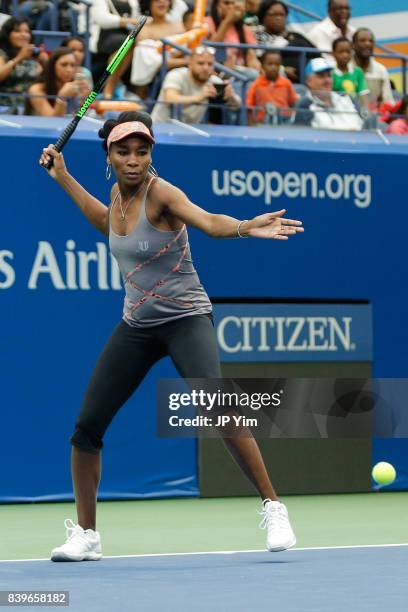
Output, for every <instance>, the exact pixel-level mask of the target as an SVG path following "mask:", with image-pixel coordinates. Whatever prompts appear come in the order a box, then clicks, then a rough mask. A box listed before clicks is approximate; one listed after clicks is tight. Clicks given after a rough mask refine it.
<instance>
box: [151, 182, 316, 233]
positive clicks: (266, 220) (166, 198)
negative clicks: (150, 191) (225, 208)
mask: <svg viewBox="0 0 408 612" xmlns="http://www.w3.org/2000/svg"><path fill="white" fill-rule="evenodd" d="M158 192H159V193H158V195H159V197H160V199H161V200H162V202H163V206H164V207H165V208H166V209H167V211H168V212H169V213H170V214H172V215H174V216H175V217H177V218H178V219H180V220H181V221H183V222H184V223H185V224H186V225H191V226H192V227H196V228H198V229H200V230H202V231H203V232H205V233H206V234H208V235H209V236H213V237H214V238H237V237H238V236H239V235H241V237H242V238H247V237H253V238H273V239H275V240H287V239H288V237H289V236H291V235H294V234H296V233H298V232H303V231H304V230H303V227H302V222H301V221H297V220H295V219H286V218H285V217H284V214H285V212H286V210H285V209H282V210H278V211H277V212H272V213H265V214H263V215H259V216H257V217H254V218H253V219H248V220H243V221H241V220H239V219H235V218H234V217H229V216H228V215H220V214H214V213H209V212H207V211H206V210H204V209H203V208H200V207H199V206H197V205H196V204H193V203H192V202H191V201H190V200H189V199H188V197H187V196H186V195H185V193H183V192H182V191H181V190H180V189H178V188H177V187H174V185H170V184H169V183H165V182H163V181H161V186H158ZM160 192H161V193H160ZM238 231H239V233H238Z"/></svg>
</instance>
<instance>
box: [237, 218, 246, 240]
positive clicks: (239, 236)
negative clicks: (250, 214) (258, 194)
mask: <svg viewBox="0 0 408 612" xmlns="http://www.w3.org/2000/svg"><path fill="white" fill-rule="evenodd" d="M247 222H248V219H244V220H243V221H240V222H239V223H238V227H237V236H238V238H248V236H243V235H242V234H241V232H240V231H239V230H240V229H241V225H242V224H243V223H247Z"/></svg>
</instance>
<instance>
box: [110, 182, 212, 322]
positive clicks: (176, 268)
mask: <svg viewBox="0 0 408 612" xmlns="http://www.w3.org/2000/svg"><path fill="white" fill-rule="evenodd" d="M152 180H153V178H151V179H150V181H149V183H148V185H147V187H146V190H145V194H144V198H143V202H142V206H141V210H140V216H139V220H138V222H137V225H136V227H135V229H134V230H133V231H132V232H131V233H130V234H127V235H126V236H119V235H118V234H115V232H114V231H113V229H112V224H111V222H109V245H110V249H111V252H112V254H113V256H114V257H115V259H116V260H117V262H118V265H119V269H120V272H121V275H122V278H123V283H124V286H125V291H126V295H125V302H124V307H123V319H124V320H125V321H126V323H128V324H129V325H131V326H133V327H151V326H153V325H161V324H162V323H166V322H167V321H171V320H173V319H180V318H181V317H185V316H188V315H195V314H206V313H210V312H211V311H212V306H211V302H210V300H209V297H208V295H207V293H206V291H205V289H204V288H203V286H202V285H201V283H200V280H199V278H198V275H197V272H196V270H195V268H194V265H193V261H192V259H191V254H190V245H189V243H188V234H187V229H186V226H185V225H183V227H182V228H181V229H179V230H175V231H163V230H159V229H157V228H155V227H154V226H153V225H152V224H151V223H150V222H149V220H148V219H147V216H146V200H147V194H148V191H149V188H150V185H151V183H152ZM118 195H119V193H118ZM118 195H117V196H116V197H115V199H114V200H113V202H112V205H111V208H110V210H112V209H113V207H114V206H115V203H116V200H117V197H118Z"/></svg>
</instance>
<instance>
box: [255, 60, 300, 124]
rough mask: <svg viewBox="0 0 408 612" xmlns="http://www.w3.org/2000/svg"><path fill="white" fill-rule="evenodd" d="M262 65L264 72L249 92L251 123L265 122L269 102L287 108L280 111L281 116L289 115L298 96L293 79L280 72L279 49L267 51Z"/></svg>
mask: <svg viewBox="0 0 408 612" xmlns="http://www.w3.org/2000/svg"><path fill="white" fill-rule="evenodd" d="M261 66H262V74H261V75H260V76H259V77H258V78H257V79H255V81H254V82H253V83H252V84H251V85H250V87H249V89H248V92H247V99H246V103H247V106H248V107H249V108H250V110H249V113H248V119H249V125H256V124H257V123H263V121H264V119H265V115H266V111H265V104H266V103H268V102H270V103H272V104H273V105H274V106H276V107H278V108H282V109H286V112H285V111H280V113H279V114H280V116H281V117H289V116H290V111H288V110H287V109H288V108H290V107H292V106H294V105H295V103H296V100H297V97H298V96H297V94H296V91H295V88H294V87H293V85H292V83H291V81H289V79H287V78H286V77H284V76H282V75H281V74H280V73H279V71H280V67H281V55H280V53H279V51H273V50H271V51H265V53H264V54H263V55H262V57H261ZM254 107H256V108H254ZM259 107H260V108H259ZM251 108H252V110H251Z"/></svg>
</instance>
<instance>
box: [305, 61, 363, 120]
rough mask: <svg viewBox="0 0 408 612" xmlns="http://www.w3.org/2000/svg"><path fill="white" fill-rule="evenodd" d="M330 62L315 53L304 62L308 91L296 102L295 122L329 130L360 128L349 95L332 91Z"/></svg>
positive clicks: (331, 67)
mask: <svg viewBox="0 0 408 612" xmlns="http://www.w3.org/2000/svg"><path fill="white" fill-rule="evenodd" d="M332 72H333V62H332V61H331V60H327V59H325V58H323V57H316V58H314V59H312V60H310V62H309V63H308V64H307V66H306V85H307V87H308V92H307V93H306V94H305V95H304V96H303V97H302V98H301V99H300V100H299V102H298V103H297V104H296V117H295V123H296V124H297V125H307V126H310V127H313V128H320V129H330V130H361V129H362V127H363V120H362V119H361V117H360V115H359V114H358V112H357V110H356V108H355V106H354V104H353V102H352V100H351V98H350V96H348V95H347V94H345V95H339V94H338V93H336V92H334V91H332V87H333V79H332Z"/></svg>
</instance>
